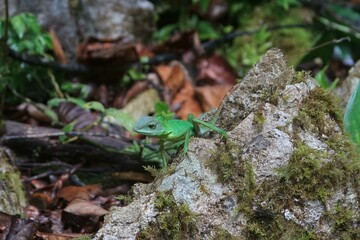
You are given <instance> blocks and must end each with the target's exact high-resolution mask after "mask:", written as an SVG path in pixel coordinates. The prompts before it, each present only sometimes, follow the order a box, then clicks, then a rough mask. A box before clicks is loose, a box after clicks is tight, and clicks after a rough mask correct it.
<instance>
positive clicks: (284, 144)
mask: <svg viewBox="0 0 360 240" xmlns="http://www.w3.org/2000/svg"><path fill="white" fill-rule="evenodd" d="M337 104H338V103H337V101H336V100H335V98H334V96H333V95H332V94H331V93H330V92H326V91H324V90H322V89H320V88H319V87H318V86H317V85H316V82H315V81H314V80H313V79H312V78H311V77H310V76H309V75H308V74H307V73H304V72H295V71H294V70H293V69H292V68H290V67H288V66H287V64H286V62H285V60H284V56H283V55H282V53H281V52H280V51H279V50H278V49H272V50H269V51H268V52H267V53H266V54H265V56H264V57H263V58H262V59H261V60H260V61H259V62H258V63H257V64H256V65H255V66H254V67H253V69H251V70H250V71H249V73H248V74H247V75H246V76H245V78H244V79H243V80H242V81H241V82H240V83H239V84H238V85H237V86H235V87H234V88H233V89H232V90H231V91H230V92H229V93H228V95H227V96H226V97H225V99H224V100H223V102H222V103H221V105H220V107H219V108H218V111H217V113H214V114H215V115H218V116H219V118H218V120H217V125H218V126H219V127H221V128H223V129H226V130H227V131H228V135H229V138H228V139H223V138H218V137H216V136H215V137H214V138H211V139H204V138H194V139H192V140H191V142H190V145H189V152H188V154H187V156H185V157H184V158H181V157H178V158H177V159H176V161H175V163H173V164H176V166H175V167H174V169H175V170H174V171H172V172H171V173H169V174H168V175H166V176H164V177H161V178H159V179H157V180H156V181H155V182H154V183H151V184H149V185H143V184H137V185H136V186H135V188H134V192H135V194H134V201H133V202H132V203H131V204H129V205H128V206H126V207H123V208H115V209H114V210H113V211H112V212H111V213H110V215H109V216H108V217H107V220H106V223H105V225H104V227H103V228H102V229H100V231H99V232H98V234H97V235H96V237H95V239H136V238H147V239H157V238H159V236H163V237H164V236H165V237H166V239H221V238H223V239H276V238H279V239H300V238H301V239H344V238H345V239H346V238H348V239H356V238H360V235H359V234H360V232H359V230H358V229H359V217H360V213H359V212H360V211H359V210H360V209H359V193H360V188H359V173H360V171H359V164H358V163H359V158H358V156H357V154H356V152H355V151H354V149H353V147H352V145H351V143H350V141H349V140H348V138H347V136H345V135H344V134H343V131H342V117H341V112H340V110H339V108H338V106H337ZM219 137H220V136H219ZM164 194H165V195H164ZM159 201H164V202H166V203H167V205H166V204H165V205H166V207H163V208H161V207H159ZM170 213H174V216H175V217H174V216H173V217H171V216H170V215H171V214H170ZM169 214H170V215H169ZM120 215H121V217H119V216H120ZM129 216H131V217H129ZM134 216H136V217H134ZM181 216H183V217H181ZM185 219H186V221H185ZM164 220H165V222H164ZM165 223H166V224H165ZM164 224H165V225H164ZM129 226H131V229H130V228H129ZM114 229H117V230H114ZM151 234H153V235H151ZM190 235H191V236H190ZM164 239H165V238H164Z"/></svg>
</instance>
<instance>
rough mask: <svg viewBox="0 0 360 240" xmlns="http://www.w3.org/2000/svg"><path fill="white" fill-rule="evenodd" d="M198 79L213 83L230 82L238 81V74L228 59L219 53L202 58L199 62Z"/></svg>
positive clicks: (231, 83)
mask: <svg viewBox="0 0 360 240" xmlns="http://www.w3.org/2000/svg"><path fill="white" fill-rule="evenodd" d="M197 66H198V69H199V75H198V81H197V83H198V82H199V81H205V82H210V83H212V84H214V83H218V84H230V85H234V84H235V83H236V74H235V71H234V69H233V68H232V67H231V65H230V64H229V63H228V62H227V60H226V59H225V58H224V57H222V56H219V55H212V56H210V57H206V58H202V59H200V60H199V62H198V65H197Z"/></svg>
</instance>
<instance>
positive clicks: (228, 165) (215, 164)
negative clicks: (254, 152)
mask: <svg viewBox="0 0 360 240" xmlns="http://www.w3.org/2000/svg"><path fill="white" fill-rule="evenodd" d="M239 153H240V149H239V148H238V147H237V146H235V145H234V144H232V143H230V141H226V142H225V144H221V145H220V146H219V148H218V149H217V150H216V151H214V152H213V154H212V155H211V158H210V159H209V161H208V162H207V163H206V166H208V167H210V168H211V169H214V170H215V171H216V172H217V176H218V180H219V181H220V182H223V183H226V182H229V181H232V180H233V179H234V176H235V175H236V173H237V172H238V169H237V168H236V166H235V165H234V164H235V161H236V157H237V156H238V155H239ZM235 170H236V171H235Z"/></svg>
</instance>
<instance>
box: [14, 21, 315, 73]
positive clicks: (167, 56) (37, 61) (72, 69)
mask: <svg viewBox="0 0 360 240" xmlns="http://www.w3.org/2000/svg"><path fill="white" fill-rule="evenodd" d="M306 27H310V26H309V25H305V24H289V25H280V26H271V27H267V28H266V30H267V31H276V30H280V29H286V28H306ZM261 29H262V28H259V29H255V30H250V31H235V32H232V33H229V34H227V35H225V36H224V37H221V38H218V39H215V40H211V41H208V42H205V43H203V44H202V47H203V48H204V50H205V52H211V51H213V50H214V49H215V48H216V47H218V46H219V45H221V44H224V43H226V42H228V41H231V40H233V39H234V38H236V37H240V36H244V35H252V34H255V33H257V32H259V31H260V30H261ZM8 51H9V52H8V53H9V56H10V57H12V58H13V59H15V60H18V61H21V62H24V63H27V64H30V65H37V66H40V67H47V68H51V69H54V70H60V71H64V72H67V73H69V74H74V75H99V74H104V73H107V74H116V73H123V72H124V71H126V70H128V69H130V68H139V67H142V66H146V65H157V64H159V63H163V62H169V61H172V60H177V59H180V58H181V55H180V54H177V53H162V54H158V55H156V56H154V57H153V58H150V59H149V60H148V61H147V62H143V61H136V62H133V63H130V64H125V65H121V64H119V67H116V68H114V67H113V66H109V67H88V66H86V65H83V64H81V63H73V64H62V63H59V62H52V61H48V60H45V59H42V58H39V57H35V56H30V55H27V54H24V53H18V52H15V51H13V50H11V49H8Z"/></svg>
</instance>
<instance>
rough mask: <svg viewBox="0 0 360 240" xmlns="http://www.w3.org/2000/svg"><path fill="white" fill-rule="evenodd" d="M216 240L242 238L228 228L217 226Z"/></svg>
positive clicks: (236, 239)
mask: <svg viewBox="0 0 360 240" xmlns="http://www.w3.org/2000/svg"><path fill="white" fill-rule="evenodd" d="M213 239H214V240H240V239H241V238H239V237H235V236H233V235H232V234H230V233H229V232H228V231H227V230H226V229H224V228H221V227H217V228H215V236H214V238H213Z"/></svg>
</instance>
